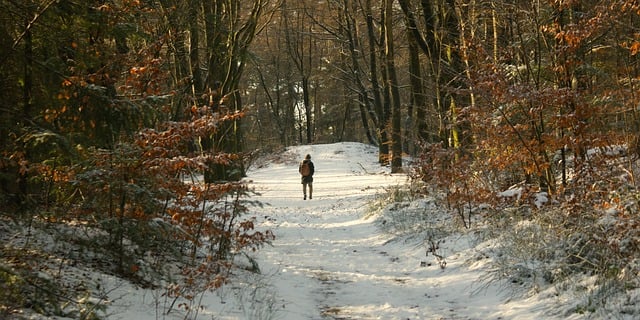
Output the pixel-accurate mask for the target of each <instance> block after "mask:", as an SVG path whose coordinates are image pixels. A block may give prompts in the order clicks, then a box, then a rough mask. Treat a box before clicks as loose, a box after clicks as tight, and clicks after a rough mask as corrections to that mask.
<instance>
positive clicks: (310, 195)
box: [309, 183, 313, 199]
mask: <svg viewBox="0 0 640 320" xmlns="http://www.w3.org/2000/svg"><path fill="white" fill-rule="evenodd" d="M309 199H313V183H309Z"/></svg>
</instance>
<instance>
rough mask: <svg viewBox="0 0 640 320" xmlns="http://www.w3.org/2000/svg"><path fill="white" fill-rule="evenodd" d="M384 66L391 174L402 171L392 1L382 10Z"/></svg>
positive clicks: (398, 92) (386, 2)
mask: <svg viewBox="0 0 640 320" xmlns="http://www.w3.org/2000/svg"><path fill="white" fill-rule="evenodd" d="M383 21H384V26H385V27H384V38H385V47H384V48H385V50H384V53H385V66H386V74H387V87H388V88H389V89H388V90H389V94H390V102H391V106H390V108H391V172H392V173H397V172H401V171H402V131H401V126H402V123H401V116H400V111H401V110H400V108H401V106H400V90H398V77H397V75H396V66H395V60H394V59H395V52H394V43H393V0H385V10H384V19H383Z"/></svg>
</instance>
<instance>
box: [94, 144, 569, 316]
mask: <svg viewBox="0 0 640 320" xmlns="http://www.w3.org/2000/svg"><path fill="white" fill-rule="evenodd" d="M307 153H309V154H311V155H312V160H313V161H314V163H315V166H316V174H315V181H314V188H315V189H314V193H313V200H306V201H304V200H303V199H302V190H301V184H300V178H299V176H298V173H297V166H298V161H299V160H301V159H302V157H303V156H304V155H305V154H307ZM376 159H377V153H376V150H375V148H372V147H370V146H365V145H362V144H356V143H340V144H330V145H313V146H301V147H296V148H290V149H289V150H288V151H287V152H286V153H284V154H282V155H280V157H278V161H274V162H272V163H269V164H265V165H264V166H262V167H260V168H254V169H252V170H251V171H250V172H249V177H248V179H250V180H252V181H253V182H252V185H253V186H254V187H255V189H256V191H257V192H259V193H260V196H258V198H257V200H259V201H261V202H263V203H264V204H265V206H264V207H263V208H254V209H253V212H254V213H255V215H256V216H257V217H258V218H259V220H260V222H261V224H260V228H261V229H271V230H273V231H274V233H275V235H276V239H275V241H274V242H273V244H272V245H271V246H267V247H265V248H263V249H261V250H260V252H258V253H257V254H256V256H255V259H256V260H257V261H258V262H259V264H260V268H261V274H259V275H257V274H253V275H252V274H244V273H240V274H238V276H239V279H238V280H237V281H236V282H234V283H233V284H231V285H230V286H228V287H225V288H224V289H222V290H220V291H219V292H216V293H208V294H205V295H203V296H202V297H201V299H202V300H201V301H200V304H201V308H200V309H199V310H198V314H197V315H195V314H191V315H190V316H189V318H198V319H285V320H297V319H537V318H542V319H554V317H553V316H551V315H550V314H549V313H548V311H549V310H551V309H553V308H555V307H556V306H557V304H558V303H562V301H559V299H560V298H556V297H555V296H554V295H553V294H551V293H549V294H545V293H544V292H543V293H541V294H539V295H536V296H534V297H531V298H529V299H527V298H526V297H519V298H513V296H511V295H510V294H508V292H509V291H508V290H507V291H504V290H501V289H504V287H499V286H498V285H497V284H490V285H487V284H486V283H484V282H481V281H479V279H481V277H482V275H483V274H484V271H486V270H485V268H486V261H487V260H488V259H487V258H486V256H484V255H482V254H478V252H479V250H482V247H483V246H485V247H486V246H490V242H487V243H481V242H479V241H477V240H473V239H474V237H473V236H472V235H473V232H468V233H450V234H447V235H446V236H442V237H440V238H438V240H439V241H440V243H439V245H438V248H437V250H436V253H438V254H440V255H442V260H438V259H436V258H435V257H434V256H433V254H429V255H427V252H428V249H429V246H428V242H427V241H425V239H424V237H425V236H424V233H423V234H421V235H420V236H417V237H413V238H412V237H406V236H404V237H394V236H392V235H390V234H388V233H384V232H381V230H380V227H381V226H384V219H385V217H384V216H381V215H380V214H372V213H373V212H374V211H372V205H371V203H372V201H373V200H375V199H379V197H380V194H381V193H384V192H385V190H388V189H390V188H393V187H397V186H400V185H403V184H404V183H406V177H405V176H403V175H391V174H389V173H388V170H387V169H385V168H381V167H380V166H379V165H377V163H376ZM411 206H412V207H408V208H399V209H397V210H399V212H401V211H402V210H406V211H407V212H422V214H427V215H432V216H433V219H434V221H439V219H440V220H442V219H446V214H444V213H442V210H440V209H439V208H438V207H437V206H436V205H435V204H434V203H433V202H432V201H429V200H428V199H426V200H422V201H418V202H416V203H414V204H412V205H411ZM434 223H436V222H434ZM420 237H422V238H420ZM442 261H445V262H446V266H444V268H441V263H440V262H442ZM241 279H243V281H241ZM105 280H106V282H107V283H108V282H109V279H105ZM110 281H111V283H109V284H108V285H107V286H106V289H105V290H107V291H108V294H109V297H110V298H111V299H114V301H113V303H111V305H110V307H109V313H110V316H109V319H139V320H145V319H181V318H183V317H184V314H180V313H178V312H174V313H171V314H169V315H165V314H163V312H162V310H163V308H165V307H166V306H167V305H168V303H169V302H168V301H164V300H163V298H162V296H161V294H162V292H158V291H147V290H141V289H140V290H137V289H135V288H133V287H131V286H130V285H128V284H125V283H121V282H117V281H115V280H113V279H111V280H110ZM571 317H572V319H580V316H579V315H572V316H571ZM555 318H557V319H567V318H568V317H567V316H566V315H565V316H557V317H555Z"/></svg>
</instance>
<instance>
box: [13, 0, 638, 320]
mask: <svg viewBox="0 0 640 320" xmlns="http://www.w3.org/2000/svg"><path fill="white" fill-rule="evenodd" d="M639 53H640V3H638V2H637V1H631V0H620V1H614V0H600V1H599V0H587V1H576V0H554V1H544V0H543V1H503V0H486V1H479V0H295V1H294V0H254V1H240V0H83V1H78V0H0V206H1V207H0V238H1V239H3V242H5V241H6V240H7V239H9V238H11V237H15V236H16V235H18V234H19V235H20V236H21V237H23V238H24V239H23V242H22V243H21V244H20V246H9V245H3V247H2V251H1V255H0V317H4V316H8V315H11V314H13V313H14V312H15V310H19V309H21V308H30V309H33V310H36V311H38V312H40V313H42V314H45V315H67V316H68V315H69V314H70V313H73V312H75V313H73V315H74V317H76V316H77V317H78V318H84V319H90V318H93V317H95V314H94V313H93V312H94V311H95V310H94V309H92V308H86V307H83V306H80V304H81V302H80V301H82V299H80V298H79V297H77V296H75V295H77V292H75V291H71V290H69V289H68V288H64V287H61V286H57V285H56V279H55V278H43V277H38V276H37V275H38V273H39V271H38V270H37V268H35V267H34V266H35V265H37V263H36V262H37V261H42V260H46V259H51V255H54V256H56V259H58V260H56V261H58V263H60V264H67V263H85V264H91V265H95V268H98V269H101V270H103V271H104V272H105V273H109V274H116V275H118V276H120V277H122V278H125V279H128V280H129V281H132V282H135V283H138V284H139V285H140V286H157V285H159V283H160V280H161V279H163V280H166V279H169V278H172V277H173V275H174V274H175V273H176V270H168V269H167V268H165V265H166V264H167V263H168V262H172V263H175V264H179V265H181V266H182V267H181V268H180V271H179V272H180V275H181V277H180V280H179V281H178V280H176V281H172V282H171V286H172V287H171V295H172V297H190V296H191V295H192V293H193V290H196V288H194V285H193V284H194V283H195V279H199V280H200V281H198V284H199V285H202V286H205V287H206V288H212V289H215V288H218V287H220V286H223V285H225V284H226V283H227V280H228V277H227V276H228V273H229V270H230V269H231V267H232V266H231V265H232V259H230V256H231V255H234V254H238V253H241V252H250V251H253V250H259V249H260V247H261V246H262V245H264V244H265V243H268V242H269V241H271V240H272V239H273V234H271V233H270V232H268V231H257V230H256V228H255V226H254V223H255V221H254V219H253V218H252V217H251V216H250V215H247V214H246V213H247V211H248V209H247V208H248V205H250V204H251V203H252V199H251V196H252V190H251V189H250V188H249V187H248V186H247V185H246V183H244V182H243V181H242V178H243V177H245V175H246V172H247V169H248V168H250V167H251V166H255V165H258V164H256V161H259V159H260V157H261V156H263V155H265V154H270V153H277V152H280V151H282V150H283V149H284V148H285V147H287V146H293V145H305V144H322V143H332V142H342V141H355V142H363V143H367V144H371V145H375V146H376V147H377V149H378V150H379V153H378V159H379V162H380V165H382V166H389V167H390V168H391V171H392V172H394V173H401V172H404V173H407V174H408V175H409V176H410V177H411V188H412V192H415V194H417V195H419V194H427V193H437V194H438V195H441V198H442V203H443V206H446V208H447V210H449V211H450V212H451V214H452V215H454V216H455V217H457V218H458V219H459V221H460V225H461V228H466V229H470V228H474V227H475V225H474V224H473V223H472V216H473V217H476V216H477V215H480V214H482V215H483V219H485V220H486V221H487V223H491V224H494V225H499V226H501V227H504V228H509V227H510V226H513V225H514V224H516V223H517V222H518V221H522V220H524V219H527V220H530V221H532V223H533V224H535V225H536V226H538V227H539V230H537V231H536V232H537V233H536V236H537V237H539V239H540V241H537V242H536V243H535V244H533V243H531V244H522V245H523V246H524V247H523V248H522V249H523V250H522V252H523V253H522V254H527V255H532V256H536V257H539V259H540V260H541V261H546V259H551V257H550V256H551V255H554V259H557V258H558V257H557V255H560V256H561V257H562V258H563V259H564V261H565V262H566V263H565V264H564V265H563V266H562V267H560V268H554V269H553V270H554V271H553V272H548V273H545V275H546V276H547V277H549V279H548V280H549V281H551V282H553V281H561V280H562V279H566V278H568V277H570V276H571V275H572V274H575V273H584V274H590V275H594V276H597V277H598V281H600V283H602V284H606V286H605V285H603V288H607V290H630V289H634V288H638V285H640V283H638V277H637V276H638V272H640V261H639V260H638V257H639V256H640V215H639V213H638V209H639V205H640V193H638V182H636V180H635V176H636V172H640V171H639V169H640V168H639V167H638V164H639V163H638V160H639V156H640V90H639V89H638V86H640V55H639ZM199 176H203V177H204V179H203V180H204V182H203V183H194V181H198V178H197V177H199ZM514 187H517V188H518V190H520V193H518V196H517V198H514V197H504V196H502V197H501V196H499V195H504V194H505V193H504V191H505V190H509V189H510V188H511V189H513V188H514ZM540 194H543V195H545V196H546V197H547V198H548V199H550V200H549V201H548V202H547V203H546V204H545V205H544V208H540V207H537V206H535V205H533V204H532V201H531V200H532V197H534V195H538V196H539V195H540ZM479 207H482V208H490V209H488V210H484V211H483V213H478V212H479V211H478V210H477V208H479ZM507 209H508V210H507ZM32 230H34V232H35V230H38V231H39V232H45V233H46V234H48V236H49V237H50V238H51V241H52V243H64V244H69V245H73V248H74V249H73V250H71V249H69V248H68V247H66V246H64V245H59V246H54V247H53V248H49V249H50V250H48V251H47V252H46V253H45V252H44V251H43V250H38V249H39V248H38V246H37V245H35V243H34V244H32V243H31V241H35V239H32V238H31V234H32V233H31V232H32ZM78 248H80V249H78ZM40 249H41V248H40ZM142 260H144V261H145V263H140V261H142ZM202 279H206V281H202ZM198 289H201V288H198ZM83 294H90V293H86V292H84V291H83ZM68 304H72V305H76V307H75V308H71V309H70V308H69V307H64V306H66V305H68ZM69 310H71V311H69ZM76 313H77V314H76Z"/></svg>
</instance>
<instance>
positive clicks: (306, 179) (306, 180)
mask: <svg viewBox="0 0 640 320" xmlns="http://www.w3.org/2000/svg"><path fill="white" fill-rule="evenodd" d="M304 163H309V170H310V171H311V173H310V174H309V175H308V176H306V177H302V178H301V181H300V182H301V183H312V182H313V173H314V172H315V167H314V166H313V162H311V160H309V159H305V160H302V162H300V166H298V172H302V164H304Z"/></svg>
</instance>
